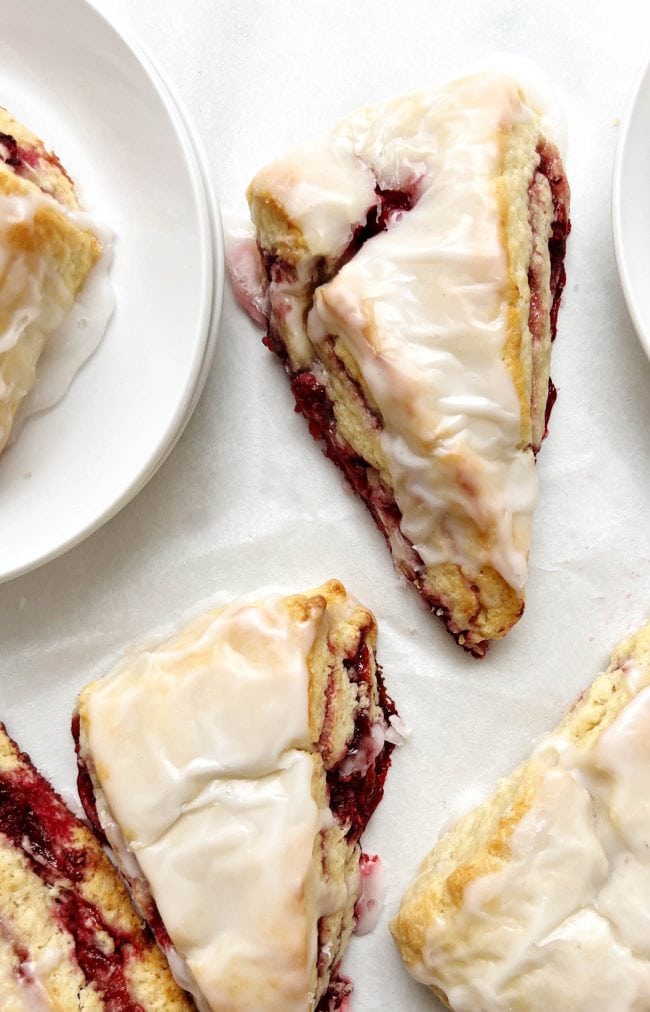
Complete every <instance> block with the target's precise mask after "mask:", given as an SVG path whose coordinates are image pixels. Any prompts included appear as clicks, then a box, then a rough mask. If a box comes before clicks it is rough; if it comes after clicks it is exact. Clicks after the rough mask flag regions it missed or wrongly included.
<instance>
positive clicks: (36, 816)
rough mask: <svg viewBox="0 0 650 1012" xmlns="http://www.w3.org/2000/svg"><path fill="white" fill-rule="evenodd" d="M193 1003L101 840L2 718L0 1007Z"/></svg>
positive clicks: (75, 1011)
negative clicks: (20, 747) (19, 745)
mask: <svg viewBox="0 0 650 1012" xmlns="http://www.w3.org/2000/svg"><path fill="white" fill-rule="evenodd" d="M193 1007H194V1006H193V1005H192V1003H191V1001H190V1000H189V999H188V998H187V997H186V996H185V995H184V994H183V993H182V991H181V990H180V989H179V987H178V985H177V984H176V982H175V981H174V978H173V977H172V975H171V973H170V972H169V967H168V965H167V962H166V960H165V958H164V956H163V955H162V953H161V951H160V949H159V948H158V946H157V945H156V943H155V942H154V940H153V938H152V936H151V934H150V932H149V931H148V929H147V928H146V926H145V924H144V923H143V922H142V920H141V919H140V917H139V916H138V914H137V913H136V911H135V910H134V908H133V906H132V904H131V900H130V898H129V894H128V892H127V890H126V887H125V885H124V883H123V882H122V880H121V878H120V876H119V874H118V873H117V871H116V870H115V868H114V867H113V865H112V864H111V862H110V861H109V859H108V857H107V856H106V854H105V853H104V851H103V850H102V846H101V844H100V843H99V841H98V840H97V839H96V837H95V836H94V835H93V834H92V833H91V831H90V830H89V829H88V827H87V826H85V825H84V824H83V823H82V822H81V821H80V819H78V818H76V816H74V815H73V814H72V812H70V811H69V810H68V808H66V806H65V805H64V803H63V801H62V800H61V798H60V797H59V796H58V794H56V793H55V791H54V790H53V789H52V787H51V786H50V784H49V783H48V782H47V781H46V780H45V779H44V778H43V777H42V776H41V775H40V773H38V772H37V771H36V770H35V769H34V767H33V765H32V763H31V761H30V759H29V756H27V755H25V754H24V753H21V752H20V751H19V750H18V748H17V746H16V744H15V743H14V742H13V741H12V740H11V739H10V738H9V737H8V736H7V734H6V731H5V728H4V725H3V724H0V1008H2V1009H3V1012H45V1010H56V1012H82V1010H84V1012H190V1010H191V1009H192V1008H193Z"/></svg>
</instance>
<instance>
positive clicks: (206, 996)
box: [81, 596, 341, 1012]
mask: <svg viewBox="0 0 650 1012" xmlns="http://www.w3.org/2000/svg"><path fill="white" fill-rule="evenodd" d="M321 614H322V611H321V610H320V606H316V605H314V606H313V607H311V610H310V612H309V614H308V615H305V616H304V617H303V618H302V619H301V620H300V621H297V620H296V618H295V616H293V617H292V616H291V615H290V614H289V613H288V611H287V610H286V608H285V606H284V605H283V603H282V599H281V598H279V597H277V596H275V597H271V598H267V599H265V600H264V601H263V602H261V603H259V604H257V605H255V604H249V603H247V602H244V601H239V602H234V603H233V604H232V605H229V606H227V607H226V608H225V609H224V610H222V611H220V612H217V613H214V612H213V613H208V614H204V615H202V616H200V617H199V618H197V619H195V620H194V621H193V622H192V623H191V624H190V625H189V626H188V627H186V628H185V629H184V630H183V631H182V632H181V633H179V634H178V635H177V636H175V637H174V638H172V639H171V640H168V641H166V642H165V643H163V644H161V645H160V647H158V648H157V649H155V650H152V651H149V652H146V653H144V654H141V655H138V656H137V657H135V658H130V659H127V660H126V661H125V662H124V663H123V664H122V666H121V667H120V668H118V670H117V671H116V672H114V674H113V675H112V676H109V677H108V678H106V679H103V680H101V681H100V682H97V683H95V686H94V687H93V691H92V692H91V693H90V695H89V697H88V700H87V702H86V703H85V704H84V706H83V709H82V714H81V721H82V724H83V725H84V727H85V728H86V733H87V737H88V744H89V749H90V753H91V755H92V759H93V764H94V767H95V770H96V775H97V778H98V780H99V781H100V784H101V793H102V795H103V802H102V804H103V805H105V806H106V807H105V809H104V818H103V819H102V821H103V822H104V821H105V816H106V811H107V810H109V812H110V816H111V818H113V819H114V820H115V821H116V822H117V823H118V824H119V826H120V828H121V830H122V832H123V834H124V837H125V842H126V845H127V846H128V849H129V851H130V853H131V855H132V856H133V857H134V858H135V859H136V860H137V863H138V865H139V867H140V869H141V871H142V873H143V874H144V876H145V877H146V879H147V881H148V884H149V887H150V889H151V892H152V894H153V897H154V900H155V902H156V904H157V906H158V909H159V911H160V915H161V917H162V920H163V922H164V924H165V928H166V930H167V931H168V933H169V936H170V938H171V941H172V942H173V943H174V945H175V947H176V950H177V952H178V955H179V957H180V960H179V961H178V965H177V967H176V972H177V973H181V974H182V975H185V976H186V978H187V980H188V981H189V985H190V986H192V989H193V992H194V994H195V997H196V999H197V1003H198V1005H199V1007H200V1008H202V1009H203V1008H205V1009H209V1008H222V1007H226V1006H227V1007H229V1008H233V1009H235V1008H238V1009H239V1008H241V1009H244V1008H252V1007H254V1008H262V1007H263V1008H268V1009H269V1010H271V1009H278V1010H280V1009H281V1010H282V1012H292V1010H296V1012H298V1010H300V1012H304V1009H305V1007H306V1002H308V995H309V992H310V986H311V980H310V978H311V973H312V968H313V966H314V965H315V962H316V954H317V953H316V949H317V940H318V939H317V924H318V921H319V919H320V917H321V916H323V915H324V914H325V913H326V912H328V911H329V910H331V909H335V908H336V906H337V905H338V904H340V903H341V897H340V896H338V895H334V894H333V892H332V889H331V887H328V886H327V884H326V883H324V882H323V881H321V880H318V881H316V878H315V871H314V864H313V859H312V858H313V848H314V841H315V839H316V836H317V834H318V833H319V831H320V829H321V825H322V824H323V813H321V812H319V810H318V807H317V805H316V803H315V801H314V798H313V795H312V774H313V769H314V766H313V758H312V756H311V755H310V753H309V752H308V751H304V749H309V748H310V747H311V745H312V742H311V736H310V728H309V702H308V684H309V669H308V663H307V659H308V656H309V652H310V650H311V648H312V646H313V643H314V640H315V637H316V635H317V633H318V629H319V622H320V618H321ZM126 741H128V742H129V748H128V749H125V748H123V746H122V743H124V742H126ZM138 742H142V747H141V748H140V749H138V745H137V743H138ZM134 756H135V761H134ZM198 756H200V759H199V758H197V757H198ZM325 815H327V816H328V818H327V819H326V820H325V822H326V823H331V820H332V816H331V813H329V811H326V812H325ZM206 897H210V898H212V897H219V901H218V902H214V901H213V900H212V899H209V900H208V901H207V902H206ZM186 971H189V976H187V974H186Z"/></svg>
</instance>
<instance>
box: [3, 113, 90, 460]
mask: <svg viewBox="0 0 650 1012" xmlns="http://www.w3.org/2000/svg"><path fill="white" fill-rule="evenodd" d="M78 211H79V202H78V200H77V196H76V193H75V188H74V184H73V183H72V181H71V179H70V177H69V176H68V175H67V173H66V172H65V169H64V168H63V166H62V165H61V163H60V162H59V160H58V159H57V158H56V156H55V155H53V154H51V153H50V152H48V151H47V150H46V149H45V147H44V146H43V144H42V142H41V141H40V140H38V138H37V137H35V136H34V135H33V134H32V133H31V132H30V131H29V130H27V129H26V127H24V126H22V125H21V124H20V123H18V122H17V121H16V120H15V119H14V118H13V117H12V116H10V115H9V113H8V112H7V111H6V110H5V109H1V108H0V452H2V450H3V448H4V447H5V445H6V443H7V441H8V439H9V436H10V433H11V428H12V425H13V422H14V418H15V415H16V412H17V411H18V408H19V407H20V404H21V402H22V401H23V399H24V398H25V396H26V395H27V394H28V393H29V391H30V390H31V388H32V387H33V386H34V383H35V382H36V367H37V365H38V360H39V358H40V357H41V354H42V352H43V350H44V348H45V346H46V343H47V340H48V337H49V336H50V335H51V334H53V333H54V332H55V331H56V330H57V329H58V328H59V327H60V326H61V324H62V322H63V320H64V319H65V317H66V316H67V314H68V313H69V311H70V309H71V308H72V305H73V303H74V300H75V298H76V296H77V295H78V293H79V291H80V290H81V288H82V286H83V285H84V282H85V281H86V279H87V277H88V275H89V274H90V271H91V269H92V267H93V265H94V264H95V262H96V261H97V260H98V258H99V255H100V250H101V246H100V242H99V241H98V239H97V238H96V236H95V235H94V233H93V232H92V230H91V229H89V228H87V227H86V224H85V223H84V221H83V219H81V218H80V217H79V216H78V215H77V214H76V212H78Z"/></svg>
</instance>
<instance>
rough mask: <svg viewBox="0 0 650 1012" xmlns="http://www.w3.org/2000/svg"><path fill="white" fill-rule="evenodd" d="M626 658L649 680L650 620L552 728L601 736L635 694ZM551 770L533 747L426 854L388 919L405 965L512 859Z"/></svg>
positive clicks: (576, 735) (587, 741)
mask: <svg viewBox="0 0 650 1012" xmlns="http://www.w3.org/2000/svg"><path fill="white" fill-rule="evenodd" d="M628 660H633V661H634V662H635V663H636V665H637V667H638V669H639V670H638V674H637V683H638V685H639V686H640V687H641V686H644V685H648V684H650V623H649V624H647V625H645V626H644V627H643V628H642V629H640V630H639V632H637V633H636V634H635V635H633V636H631V637H629V638H628V639H626V640H624V641H623V642H622V643H620V644H619V645H618V646H617V647H616V649H615V650H614V652H613V654H612V660H611V664H610V665H609V667H608V669H607V671H606V672H605V673H604V674H601V675H599V676H598V677H597V678H596V679H595V681H594V682H593V683H592V684H591V686H590V687H589V688H588V689H587V690H586V692H585V693H584V694H583V695H582V696H581V697H580V699H579V700H578V701H577V702H576V703H575V704H574V706H573V707H572V708H571V709H570V710H569V711H568V713H567V714H566V716H565V717H564V718H563V720H562V721H561V722H560V724H559V725H558V727H557V728H556V730H555V732H554V735H557V736H558V737H561V738H562V739H564V740H565V741H567V742H570V743H573V744H575V745H576V746H577V747H578V748H583V747H584V748H586V747H587V746H589V745H591V744H592V743H593V741H594V739H595V738H598V737H600V735H601V734H602V733H603V732H604V731H605V730H606V728H607V727H609V726H610V725H611V724H612V723H613V721H614V720H615V719H616V717H617V716H618V714H619V713H620V712H621V710H622V709H623V707H624V706H625V705H626V704H627V703H628V702H629V701H630V699H631V698H632V695H633V693H632V692H631V690H630V688H629V686H628V685H627V683H626V680H625V677H624V672H623V671H622V667H623V665H624V664H625V663H626V661H628ZM547 769H548V766H547V762H546V760H545V758H544V756H543V755H541V754H539V753H535V754H533V756H532V757H531V758H530V759H528V760H527V761H526V762H524V763H522V765H521V766H519V767H518V768H517V769H516V770H515V771H514V772H513V773H512V774H511V775H510V776H509V777H508V778H507V779H505V780H502V781H501V782H500V783H499V784H498V786H497V789H496V791H495V792H494V794H492V795H491V797H490V798H488V800H487V801H485V802H484V803H483V804H482V805H480V806H479V807H478V808H477V809H475V810H474V811H472V812H470V813H468V814H467V815H466V816H464V818H462V819H461V820H460V821H459V822H458V823H457V824H456V825H455V826H454V827H453V828H452V829H451V830H450V831H449V832H447V833H445V835H444V836H442V837H441V839H440V840H439V841H438V843H437V844H436V845H435V847H434V848H433V850H432V851H431V852H430V853H429V854H428V856H427V857H426V858H425V859H424V861H423V862H422V864H421V866H420V869H419V872H418V875H417V877H416V879H415V881H414V882H413V883H412V884H411V886H410V887H409V889H408V890H407V892H406V894H405V896H404V898H403V900H402V903H401V906H400V910H399V913H398V915H397V917H396V918H395V919H394V920H393V922H392V924H391V926H390V929H391V933H392V935H393V938H394V939H395V942H396V944H397V947H398V949H399V950H400V953H401V955H402V958H403V960H404V962H405V964H406V966H407V967H411V968H412V967H415V966H416V965H418V964H419V963H421V961H422V957H423V951H424V947H425V936H426V932H427V927H428V925H430V924H431V923H432V922H433V921H434V919H435V918H448V917H452V916H453V914H454V912H455V911H458V910H459V909H460V907H461V906H462V903H463V898H464V893H465V889H466V888H467V886H468V884H469V883H470V882H473V881H475V880H476V879H478V878H482V877H484V876H486V875H490V874H492V873H494V872H498V871H499V870H501V869H502V868H503V867H504V866H505V865H506V864H507V862H508V860H509V858H510V854H511V841H512V836H513V832H514V830H515V828H516V826H517V825H518V824H519V822H520V821H521V820H522V818H523V817H524V816H525V815H526V813H527V812H528V811H529V810H530V807H531V804H532V802H533V798H534V797H535V794H536V792H537V789H538V787H539V785H540V783H541V781H542V779H543V778H544V775H545V773H546V772H547ZM436 993H437V994H438V995H439V997H441V998H443V1000H444V1001H445V1003H446V1004H449V1002H448V1000H447V999H446V997H445V996H443V995H441V994H440V993H439V992H436ZM450 1007H451V1006H450Z"/></svg>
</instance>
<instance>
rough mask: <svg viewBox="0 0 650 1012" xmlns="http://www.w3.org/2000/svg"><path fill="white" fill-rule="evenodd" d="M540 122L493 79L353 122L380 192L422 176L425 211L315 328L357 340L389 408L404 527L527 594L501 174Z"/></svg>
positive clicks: (359, 261)
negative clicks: (519, 130)
mask: <svg viewBox="0 0 650 1012" xmlns="http://www.w3.org/2000/svg"><path fill="white" fill-rule="evenodd" d="M531 117H532V113H531V111H530V110H529V109H528V108H527V107H526V106H525V105H523V103H522V102H521V100H520V98H519V95H518V91H517V88H516V85H515V84H514V82H512V81H511V80H510V79H508V78H503V77H497V76H485V75H482V76H480V77H477V78H469V79H466V80H465V81H461V82H456V83H455V84H453V85H451V86H449V88H448V89H444V90H441V91H439V92H437V93H435V95H431V94H423V95H415V96H411V97H410V98H409V99H408V100H399V101H397V102H393V103H388V104H387V105H386V106H385V107H383V108H382V109H381V111H380V112H379V114H378V115H374V116H373V119H372V121H371V122H370V123H364V124H363V127H362V126H361V123H358V122H357V123H355V121H354V120H353V121H352V123H353V125H352V128H351V129H352V131H353V133H354V134H355V148H356V151H357V153H358V156H359V158H360V159H361V160H362V161H363V162H365V163H366V164H368V165H370V166H371V167H372V169H373V171H374V173H375V174H376V176H377V178H378V180H379V183H380V185H381V186H382V188H386V189H407V188H408V187H409V186H412V185H413V180H414V178H417V179H418V183H417V193H418V197H417V202H416V203H415V206H414V207H413V208H412V210H411V211H409V212H408V213H404V214H403V215H402V216H401V218H400V220H399V221H397V222H395V224H394V225H393V227H391V228H389V229H388V231H386V232H383V233H380V234H379V235H377V236H375V237H374V238H373V239H371V240H369V241H368V242H366V243H365V244H364V246H363V247H362V248H361V250H359V252H358V253H357V254H356V256H354V257H353V258H352V260H351V261H350V262H349V263H348V264H346V265H345V267H343V269H342V270H341V271H339V273H338V274H337V275H336V277H335V278H334V279H333V280H332V281H331V282H330V283H329V284H327V285H324V286H322V287H321V288H320V289H319V290H318V291H317V292H316V297H315V302H314V308H313V310H312V313H311V316H310V320H309V324H308V328H309V333H310V336H311V337H312V338H313V339H314V340H315V341H317V340H318V339H319V337H320V336H322V335H324V334H334V335H337V336H339V337H340V338H341V339H342V340H343V341H344V343H345V344H346V346H347V347H348V349H349V350H350V352H351V353H352V354H353V356H354V358H355V360H356V361H357V363H358V365H359V367H360V369H361V373H362V375H363V378H364V380H365V383H366V385H367V387H368V388H369V390H370V392H371V394H372V396H373V398H374V400H375V402H376V403H377V404H378V406H379V408H380V410H381V414H382V417H383V420H384V429H383V432H382V447H383V449H384V453H385V455H386V458H387V461H388V467H389V470H390V472H391V477H392V480H393V485H394V488H395V493H396V500H397V503H398V505H399V507H400V510H401V512H402V524H401V527H402V530H403V531H404V533H405V534H406V536H407V537H408V538H409V540H410V541H411V542H412V543H413V545H414V547H415V548H416V550H417V551H418V553H419V554H420V556H421V557H422V559H423V560H424V562H425V563H426V564H427V565H434V564H436V563H440V562H447V561H451V562H455V563H457V564H458V565H461V566H464V567H465V568H466V569H468V571H470V572H471V571H472V570H473V569H475V568H476V566H477V565H478V566H480V565H482V564H484V563H490V564H491V565H492V566H494V568H495V569H496V570H497V571H498V572H499V573H500V574H501V575H502V576H503V578H504V579H505V580H506V581H507V582H508V583H509V584H511V585H512V586H513V587H515V588H517V589H520V588H522V587H523V585H524V583H525V580H526V574H527V563H526V560H527V553H528V548H529V540H530V522H531V516H532V512H533V508H534V505H535V501H536V495H537V478H536V473H535V465H534V460H533V456H532V452H531V451H530V450H520V449H519V446H518V444H519V441H520V407H519V402H518V398H517V393H516V389H515V386H514V383H513V380H512V377H511V375H510V372H509V371H508V368H507V366H506V365H505V363H504V362H503V359H502V352H503V348H504V345H505V341H506V322H507V321H506V293H507V290H508V283H509V279H508V269H507V261H506V256H505V251H504V247H503V238H502V225H501V212H500V208H499V204H498V200H497V195H496V191H495V189H494V179H495V177H496V175H497V174H498V171H499V166H500V159H501V149H500V134H499V130H500V128H501V127H503V126H505V125H510V124H513V123H516V122H520V121H524V120H527V119H528V120H530V119H531ZM531 172H532V167H531ZM468 520H469V521H470V523H474V524H476V525H477V526H478V527H479V529H480V530H482V531H484V532H487V533H488V538H487V545H486V552H485V557H484V558H479V559H475V558H468V557H467V556H466V554H465V546H466V543H467V525H468Z"/></svg>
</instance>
